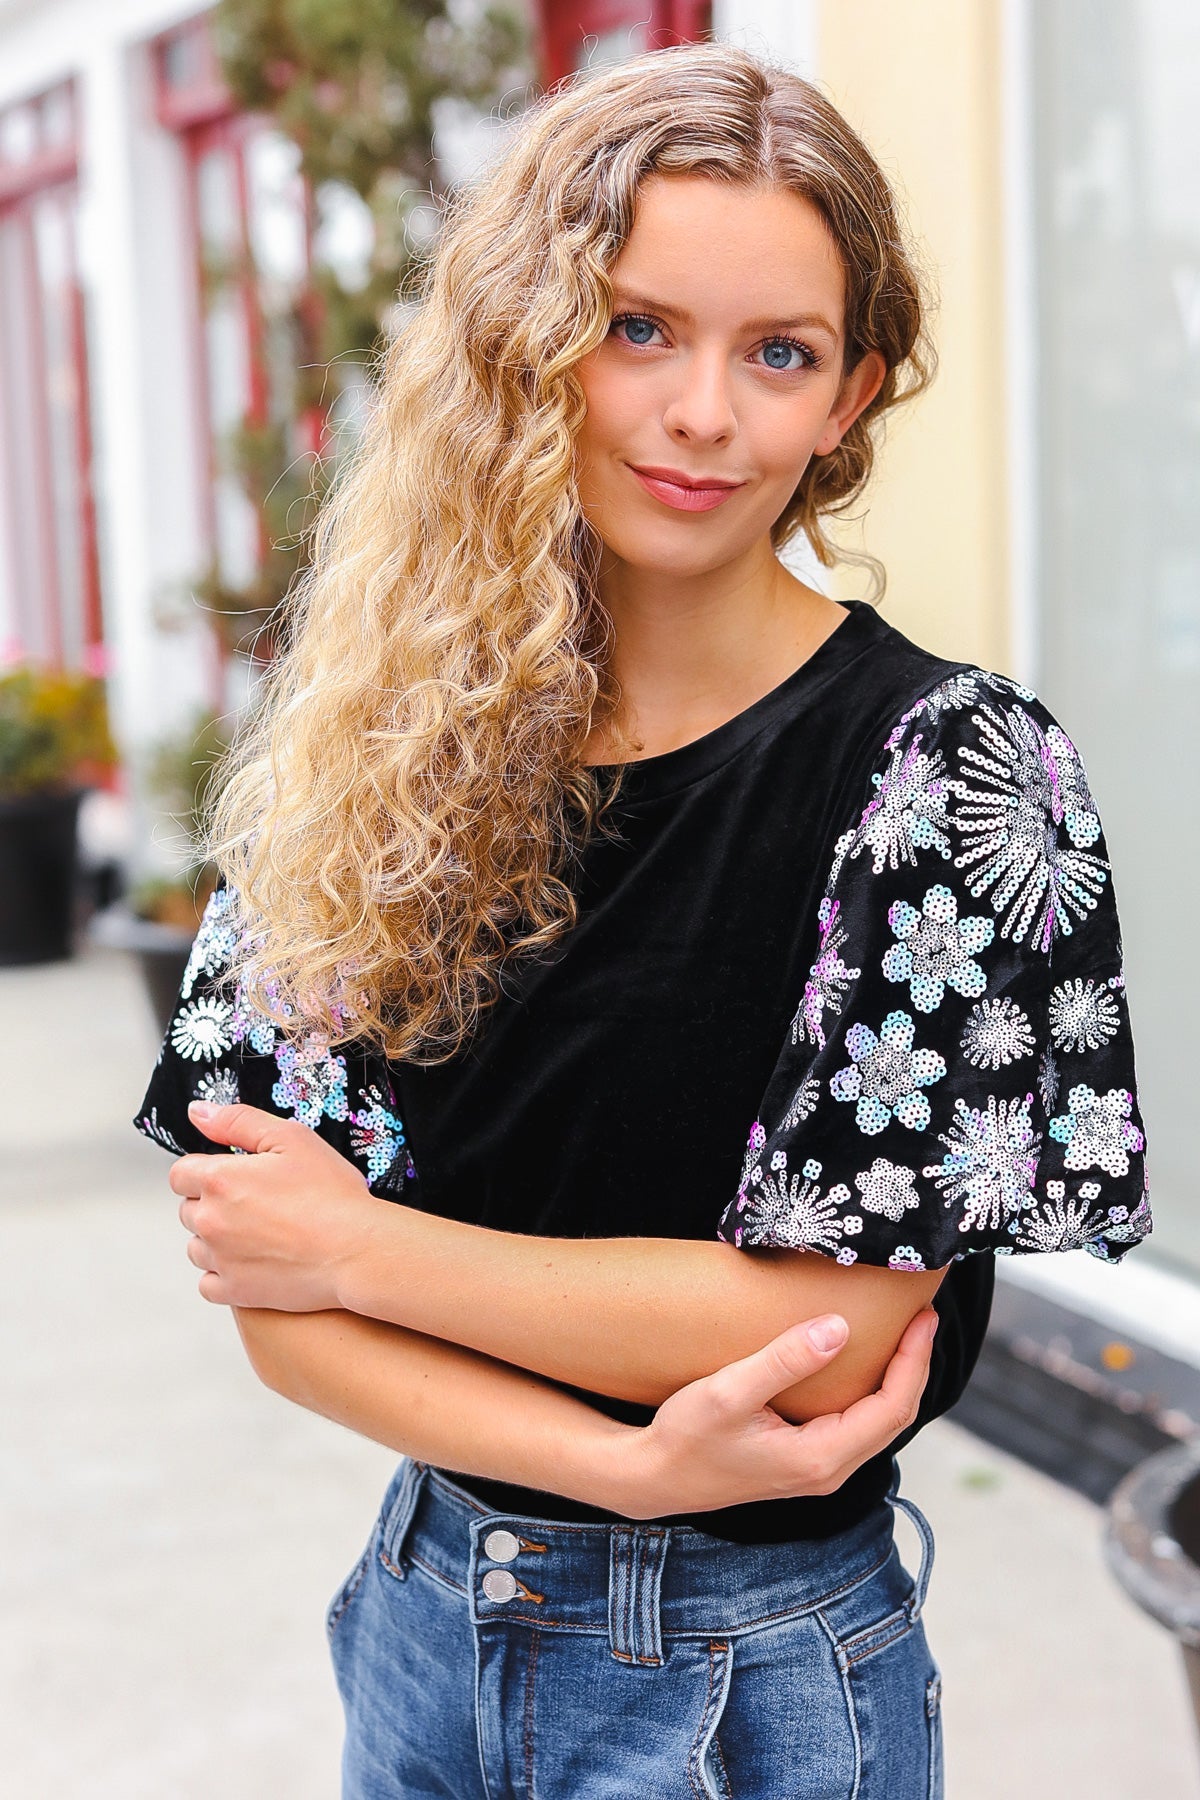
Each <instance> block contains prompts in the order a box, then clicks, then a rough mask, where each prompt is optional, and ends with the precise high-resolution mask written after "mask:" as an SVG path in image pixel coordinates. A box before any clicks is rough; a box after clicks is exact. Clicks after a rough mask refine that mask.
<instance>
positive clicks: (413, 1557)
mask: <svg viewBox="0 0 1200 1800" xmlns="http://www.w3.org/2000/svg"><path fill="white" fill-rule="evenodd" d="M405 1554H406V1555H407V1556H408V1558H409V1560H410V1561H411V1562H415V1563H420V1565H421V1567H422V1568H423V1569H424V1570H425V1573H426V1574H427V1575H431V1576H432V1577H433V1579H434V1580H435V1581H440V1582H441V1584H442V1586H443V1587H444V1588H449V1589H450V1591H451V1593H454V1594H465V1593H466V1591H467V1590H466V1588H465V1587H464V1586H463V1585H462V1583H461V1582H458V1581H452V1580H451V1578H450V1577H449V1575H444V1574H443V1573H442V1571H441V1570H440V1569H435V1568H434V1566H433V1564H432V1563H429V1562H426V1560H425V1558H424V1557H423V1556H419V1555H418V1554H417V1552H416V1551H415V1550H408V1551H406V1552H405ZM379 1556H380V1561H381V1562H383V1563H384V1564H385V1566H386V1567H388V1568H389V1569H391V1571H392V1574H393V1575H395V1574H396V1573H397V1571H396V1569H395V1568H394V1567H393V1566H392V1564H391V1563H389V1562H388V1561H387V1558H386V1556H385V1555H384V1553H383V1551H382V1550H381V1551H380V1553H379ZM404 1579H405V1577H404V1575H403V1574H401V1575H400V1580H401V1581H403V1580H404Z"/></svg>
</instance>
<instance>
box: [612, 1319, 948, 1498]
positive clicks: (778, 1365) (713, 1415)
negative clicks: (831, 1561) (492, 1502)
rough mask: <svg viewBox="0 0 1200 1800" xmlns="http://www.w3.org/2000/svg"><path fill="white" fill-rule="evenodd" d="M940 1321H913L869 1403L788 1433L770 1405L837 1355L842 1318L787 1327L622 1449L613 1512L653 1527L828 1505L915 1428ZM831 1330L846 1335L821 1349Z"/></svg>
mask: <svg viewBox="0 0 1200 1800" xmlns="http://www.w3.org/2000/svg"><path fill="white" fill-rule="evenodd" d="M937 1317H938V1315H937V1313H936V1312H935V1311H934V1309H933V1307H931V1306H927V1307H925V1308H924V1309H923V1310H922V1311H921V1312H919V1313H917V1314H916V1316H915V1317H914V1318H913V1319H912V1320H911V1321H910V1322H909V1324H908V1326H907V1327H906V1329H905V1332H904V1335H903V1337H902V1338H901V1339H900V1342H899V1344H898V1345H897V1347H896V1353H895V1355H894V1356H893V1357H892V1360H891V1362H890V1363H889V1364H888V1366H887V1369H886V1371H885V1373H884V1377H883V1381H882V1384H881V1385H880V1387H879V1388H878V1389H877V1391H876V1392H875V1393H873V1394H867V1395H865V1396H864V1398H863V1399H861V1400H856V1401H855V1402H854V1404H853V1405H852V1406H848V1407H847V1408H846V1410H845V1411H844V1412H840V1413H825V1414H822V1415H821V1416H819V1417H817V1418H814V1419H809V1420H806V1421H805V1423H803V1424H801V1425H791V1424H789V1423H788V1421H787V1420H786V1419H784V1418H782V1417H781V1416H780V1415H779V1413H777V1412H776V1411H775V1410H774V1409H773V1408H772V1407H771V1405H770V1404H769V1402H770V1400H771V1399H772V1397H773V1396H774V1395H776V1394H780V1393H782V1392H783V1391H784V1390H785V1389H786V1388H790V1387H792V1386H794V1384H795V1383H796V1382H797V1381H803V1380H804V1378H805V1377H806V1376H808V1375H813V1374H815V1373H816V1372H817V1370H818V1369H823V1368H824V1367H825V1365H826V1364H827V1363H829V1362H831V1361H832V1359H833V1358H834V1357H835V1356H836V1355H837V1354H838V1351H839V1350H841V1349H842V1348H843V1347H844V1345H845V1343H846V1332H845V1320H844V1319H842V1318H841V1317H840V1315H839V1314H836V1313H833V1314H823V1315H822V1317H821V1318H820V1319H819V1320H818V1319H806V1320H804V1321H803V1322H802V1323H801V1324H799V1325H790V1326H789V1327H788V1329H787V1330H786V1331H784V1332H782V1333H781V1334H780V1335H779V1336H778V1337H776V1338H772V1340H771V1342H770V1343H769V1344H765V1345H764V1346H763V1348H762V1349H761V1350H756V1351H755V1352H754V1354H753V1355H752V1356H744V1357H742V1358H741V1359H740V1360H739V1361H738V1362H733V1363H728V1364H727V1365H726V1366H725V1367H724V1368H722V1369H717V1370H715V1371H714V1372H713V1374H711V1375H705V1376H702V1377H701V1379H700V1380H699V1381H692V1382H689V1383H688V1385H687V1386H686V1387H682V1388H680V1389H679V1390H678V1392H677V1393H674V1394H672V1395H671V1396H670V1398H669V1399H667V1400H664V1401H663V1403H662V1405H661V1406H660V1407H659V1408H658V1411H657V1412H656V1413H655V1415H654V1418H653V1419H652V1420H651V1422H650V1424H649V1425H646V1426H644V1427H642V1428H641V1429H640V1430H639V1431H637V1432H636V1434H635V1435H634V1437H633V1438H632V1439H631V1440H629V1441H628V1447H627V1453H628V1463H627V1465H626V1466H625V1467H624V1468H623V1472H622V1474H623V1490H624V1492H623V1497H624V1500H625V1502H627V1504H623V1505H622V1506H621V1508H620V1510H621V1511H622V1512H623V1513H624V1514H625V1515H626V1516H627V1517H629V1518H632V1519H655V1518H662V1517H664V1516H666V1515H668V1514H671V1513H685V1512H708V1511H711V1510H712V1509H713V1508H715V1507H722V1506H736V1505H739V1504H742V1503H743V1502H746V1501H752V1500H782V1499H786V1498H789V1497H791V1496H794V1495H803V1494H832V1493H833V1492H834V1491H835V1490H836V1489H837V1488H839V1487H841V1485H842V1483H843V1482H844V1481H845V1480H846V1478H847V1477H848V1476H849V1475H851V1474H852V1473H853V1471H854V1470H855V1469H857V1468H859V1467H860V1466H861V1464H863V1463H864V1462H866V1461H867V1460H868V1458H869V1457H872V1456H874V1455H876V1454H877V1453H878V1452H879V1451H881V1450H884V1449H886V1448H887V1446H888V1445H889V1444H890V1443H891V1442H892V1441H893V1440H894V1439H895V1438H896V1437H898V1436H899V1434H900V1433H901V1432H902V1431H903V1430H904V1429H905V1428H906V1427H907V1426H909V1425H911V1424H912V1422H913V1420H914V1419H915V1418H916V1415H917V1408H918V1405H919V1403H920V1399H921V1395H922V1393H923V1392H924V1388H925V1383H926V1381H927V1380H928V1377H929V1358H930V1351H931V1349H932V1346H933V1336H934V1331H935V1329H936V1326H937ZM828 1320H833V1321H836V1324H837V1325H839V1326H840V1327H841V1328H842V1335H841V1338H840V1340H839V1341H837V1342H835V1343H833V1344H831V1345H830V1346H829V1347H828V1348H826V1349H822V1348H821V1347H820V1345H819V1344H818V1343H817V1342H816V1341H814V1339H813V1337H812V1336H811V1335H810V1332H811V1330H812V1328H813V1326H815V1325H818V1324H825V1323H826V1322H827V1321H828Z"/></svg>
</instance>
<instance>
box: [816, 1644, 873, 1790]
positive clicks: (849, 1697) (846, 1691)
mask: <svg viewBox="0 0 1200 1800" xmlns="http://www.w3.org/2000/svg"><path fill="white" fill-rule="evenodd" d="M815 1617H816V1620H817V1623H818V1624H819V1625H820V1627H821V1629H822V1631H823V1632H824V1633H825V1636H826V1637H827V1638H828V1639H829V1642H830V1644H831V1645H832V1647H833V1654H834V1658H835V1660H836V1662H837V1668H838V1674H839V1675H840V1676H841V1678H842V1698H843V1699H844V1700H845V1702H846V1715H847V1717H848V1719H849V1721H850V1736H851V1739H852V1740H853V1743H854V1786H853V1787H852V1788H851V1790H850V1793H849V1795H848V1796H847V1800H858V1796H859V1793H860V1791H861V1789H862V1735H861V1733H860V1731H859V1729H858V1712H857V1710H856V1708H855V1705H854V1688H853V1685H852V1684H851V1681H850V1668H849V1665H848V1663H847V1662H846V1660H845V1657H844V1656H843V1654H842V1647H841V1644H840V1643H839V1642H838V1636H837V1633H836V1631H834V1629H833V1627H832V1625H831V1624H830V1623H829V1620H828V1619H827V1618H826V1617H825V1614H824V1613H817V1614H816V1615H815Z"/></svg>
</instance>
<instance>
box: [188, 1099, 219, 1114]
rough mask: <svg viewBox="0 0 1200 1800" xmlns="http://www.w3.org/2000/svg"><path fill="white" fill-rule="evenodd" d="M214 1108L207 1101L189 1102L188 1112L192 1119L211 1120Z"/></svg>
mask: <svg viewBox="0 0 1200 1800" xmlns="http://www.w3.org/2000/svg"><path fill="white" fill-rule="evenodd" d="M216 1110H217V1109H216V1107H215V1106H213V1104H212V1103H211V1101H208V1100H189V1102H188V1111H189V1112H190V1113H191V1115H192V1117H193V1119H211V1118H212V1116H213V1114H214V1113H215V1112H216Z"/></svg>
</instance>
